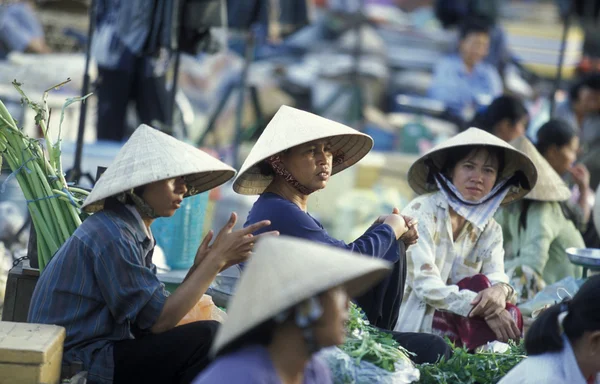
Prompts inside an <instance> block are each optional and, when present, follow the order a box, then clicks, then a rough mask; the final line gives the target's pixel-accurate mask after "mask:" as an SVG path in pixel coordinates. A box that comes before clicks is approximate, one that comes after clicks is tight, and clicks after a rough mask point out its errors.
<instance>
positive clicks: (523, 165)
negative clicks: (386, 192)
mask: <svg viewBox="0 0 600 384" xmlns="http://www.w3.org/2000/svg"><path fill="white" fill-rule="evenodd" d="M474 146H488V147H496V148H500V149H502V150H504V153H505V156H504V169H503V170H502V174H501V175H500V176H499V178H506V177H511V176H512V175H514V174H515V172H517V171H521V172H522V173H523V175H524V176H525V178H526V179H527V182H528V184H529V185H528V186H525V185H523V186H520V187H514V188H512V189H511V190H510V191H509V192H508V193H507V195H506V197H505V198H504V200H503V201H502V204H503V205H504V204H508V203H510V202H512V201H515V200H518V199H520V198H522V197H523V196H525V195H526V194H527V193H528V192H529V191H530V190H531V188H533V186H535V183H536V181H537V170H536V168H535V165H534V164H533V162H532V161H531V159H529V157H527V155H525V154H524V153H521V152H519V151H518V150H516V149H515V148H514V147H512V146H511V145H510V144H508V143H507V142H506V141H504V140H502V139H499V138H497V137H496V136H494V135H492V134H490V133H488V132H485V131H483V130H481V129H479V128H469V129H467V130H466V131H464V132H461V133H459V134H458V135H456V136H454V137H452V138H450V139H448V140H446V141H444V142H443V143H441V144H438V145H437V146H435V147H434V148H432V149H431V150H430V151H429V152H427V153H426V154H425V155H423V156H422V157H421V158H420V159H418V160H417V161H416V162H415V163H414V164H413V165H412V166H411V167H410V169H409V170H408V182H409V184H410V186H411V187H412V189H413V190H414V191H415V192H416V193H417V194H424V193H428V192H433V191H436V190H437V189H438V187H437V185H436V184H435V183H429V182H428V176H429V167H428V166H427V162H428V160H431V161H432V162H433V164H434V165H435V166H436V167H437V168H438V169H439V170H441V169H442V168H443V166H444V163H445V162H446V155H447V153H448V150H449V149H450V148H455V147H464V148H465V154H466V152H467V151H469V150H470V149H471V148H470V147H474Z"/></svg>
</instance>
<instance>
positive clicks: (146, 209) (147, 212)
mask: <svg viewBox="0 0 600 384" xmlns="http://www.w3.org/2000/svg"><path fill="white" fill-rule="evenodd" d="M125 193H126V194H127V196H129V197H131V200H133V203H134V204H135V207H136V208H137V209H138V210H139V211H140V215H141V216H142V219H156V218H158V217H160V215H159V214H157V213H156V211H155V210H154V208H152V207H151V206H150V204H148V203H147V202H146V200H144V199H143V198H142V197H141V196H138V195H136V194H135V192H133V189H132V190H130V191H127V192H125Z"/></svg>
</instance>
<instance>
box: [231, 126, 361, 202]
mask: <svg viewBox="0 0 600 384" xmlns="http://www.w3.org/2000/svg"><path fill="white" fill-rule="evenodd" d="M319 139H330V140H331V149H332V152H333V153H337V152H338V151H340V152H342V153H343V154H344V161H343V162H341V163H339V164H337V165H336V166H334V167H333V168H332V169H331V175H335V174H337V173H339V172H341V171H343V170H344V169H346V168H349V167H351V166H353V165H354V164H356V163H358V162H359V161H360V160H361V159H362V158H363V157H365V156H366V155H367V154H368V153H369V152H370V151H371V149H372V148H373V139H371V138H370V137H369V136H366V135H362V134H344V135H336V136H326V137H322V138H316V139H311V140H307V141H306V142H305V143H308V142H311V141H314V140H319ZM302 144H304V143H298V144H296V145H294V147H295V146H297V145H302ZM291 148H293V147H291ZM286 149H289V148H285V149H283V150H281V151H277V152H275V153H272V154H270V155H268V156H265V157H264V158H263V159H261V160H260V161H257V162H256V163H255V164H253V165H252V166H251V167H249V168H248V170H246V171H244V172H243V173H242V172H241V171H240V173H239V174H238V177H237V178H236V179H235V181H234V183H233V190H234V191H235V192H237V193H239V194H242V195H260V194H261V193H263V192H264V191H265V189H266V188H267V187H268V186H269V184H271V182H272V181H273V176H265V175H263V174H261V173H260V169H259V167H258V164H260V163H261V162H262V161H264V160H266V159H268V158H269V157H271V156H273V155H276V154H277V153H280V152H282V151H285V150H286ZM334 160H335V159H334Z"/></svg>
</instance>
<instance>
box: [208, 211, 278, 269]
mask: <svg viewBox="0 0 600 384" xmlns="http://www.w3.org/2000/svg"><path fill="white" fill-rule="evenodd" d="M236 222H237V215H236V214H235V213H232V214H231V217H230V218H229V221H228V222H227V224H225V226H224V227H223V228H222V229H221V230H220V231H219V233H218V234H217V236H216V238H215V241H214V243H213V244H212V245H211V246H210V249H208V250H207V247H208V245H207V244H208V241H210V239H208V241H207V239H206V238H205V239H204V241H203V243H202V245H200V248H199V249H198V253H199V254H200V253H207V254H206V256H204V257H209V255H211V257H216V258H218V260H219V261H220V262H221V263H222V264H223V268H222V269H226V268H228V267H230V266H232V265H235V264H239V263H242V262H244V261H246V260H248V258H249V257H250V255H251V253H252V250H253V249H254V244H255V243H256V241H257V240H258V239H259V238H261V237H263V236H270V235H279V232H278V231H271V232H265V233H261V234H260V235H257V236H254V235H253V233H254V232H256V231H258V230H260V229H262V228H264V227H267V226H269V225H271V222H270V221H269V220H263V221H260V222H258V223H255V224H252V225H249V226H248V227H246V228H244V229H240V230H238V231H233V227H234V226H235V223H236ZM207 237H208V235H207ZM211 237H212V235H211Z"/></svg>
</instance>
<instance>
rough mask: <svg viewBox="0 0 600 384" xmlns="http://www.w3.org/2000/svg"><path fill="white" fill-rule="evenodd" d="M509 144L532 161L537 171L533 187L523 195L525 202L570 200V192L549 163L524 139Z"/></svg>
mask: <svg viewBox="0 0 600 384" xmlns="http://www.w3.org/2000/svg"><path fill="white" fill-rule="evenodd" d="M510 144H511V145H512V146H513V147H515V148H516V149H518V150H519V151H521V152H523V153H524V154H526V155H527V156H529V158H530V159H531V160H532V161H533V163H534V164H535V167H536V168H537V171H538V179H537V183H536V185H535V187H534V188H533V189H532V190H531V191H530V192H529V193H528V194H527V195H525V197H524V198H525V199H527V200H536V201H566V200H568V199H569V198H571V190H570V189H569V187H568V186H567V184H566V183H565V182H564V180H563V179H562V178H561V177H560V175H559V174H558V173H556V171H555V170H554V168H552V166H551V165H550V163H548V161H547V160H546V159H545V158H544V157H543V156H542V154H541V153H539V152H538V150H537V149H536V148H535V146H534V145H533V144H532V143H531V142H530V141H529V139H527V138H526V137H519V138H518V139H515V140H513V141H511V142H510Z"/></svg>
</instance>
